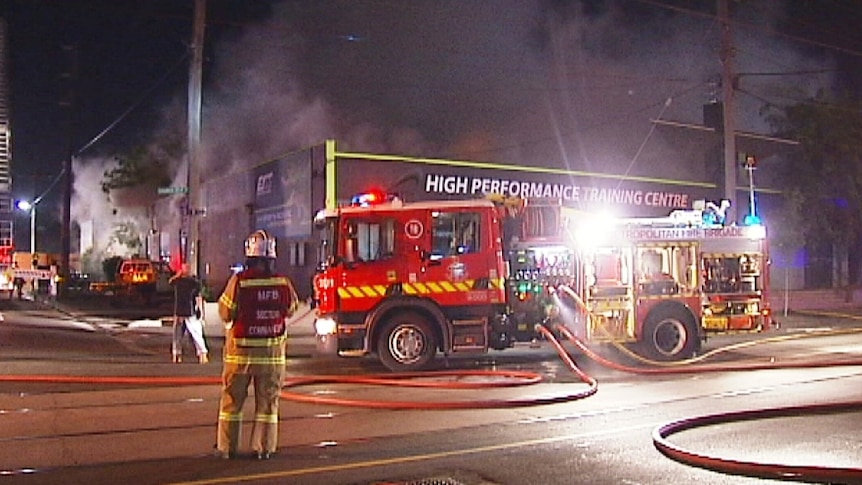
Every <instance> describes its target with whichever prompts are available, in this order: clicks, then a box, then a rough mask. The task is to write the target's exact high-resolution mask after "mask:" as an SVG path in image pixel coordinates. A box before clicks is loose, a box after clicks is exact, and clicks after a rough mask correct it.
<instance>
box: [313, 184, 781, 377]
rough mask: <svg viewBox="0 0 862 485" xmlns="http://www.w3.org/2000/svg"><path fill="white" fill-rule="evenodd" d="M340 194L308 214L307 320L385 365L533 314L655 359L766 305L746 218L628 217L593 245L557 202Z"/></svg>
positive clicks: (752, 319) (754, 316)
mask: <svg viewBox="0 0 862 485" xmlns="http://www.w3.org/2000/svg"><path fill="white" fill-rule="evenodd" d="M354 200H355V204H353V205H351V206H349V207H340V208H337V209H327V210H324V211H321V212H320V213H319V214H318V216H317V217H316V221H315V222H316V225H317V226H318V227H319V228H321V229H322V230H323V236H322V247H321V254H320V255H321V261H320V268H319V271H318V273H317V274H316V276H315V278H314V292H315V300H316V305H317V319H316V321H315V327H316V331H317V334H318V338H319V341H320V342H324V343H326V344H328V345H329V347H328V349H329V350H332V351H335V352H337V353H338V354H339V355H342V356H361V355H366V354H369V353H373V354H376V355H377V357H378V358H379V359H380V361H381V362H382V363H383V364H384V365H385V366H386V367H388V368H389V369H392V370H399V371H408V370H416V369H421V368H423V367H425V366H427V365H428V364H429V363H430V362H431V361H432V359H433V358H434V356H435V354H436V353H437V352H438V351H442V352H443V353H444V354H447V355H449V354H452V353H460V352H486V351H487V350H488V349H498V350H500V349H504V348H507V347H511V346H512V345H513V344H514V343H515V342H517V341H530V340H532V339H534V338H536V337H537V333H536V331H535V325H536V324H538V323H545V322H549V321H554V320H556V321H559V322H560V323H563V324H566V325H569V326H575V331H576V333H577V328H578V326H580V328H581V329H582V330H581V332H580V333H581V334H582V335H584V336H585V337H586V338H589V339H593V340H617V341H625V342H640V343H642V344H644V345H645V346H646V350H647V351H648V352H649V355H651V356H653V357H655V358H659V359H663V360H669V359H679V358H683V357H686V356H689V355H691V354H693V353H694V352H695V351H696V350H697V349H698V348H699V345H700V339H701V338H702V337H704V336H705V334H706V333H707V332H717V331H753V330H757V329H760V328H763V327H764V325H765V322H766V321H767V320H768V319H769V312H768V307H767V306H766V304H765V301H766V299H765V288H766V283H767V281H766V270H767V263H768V259H767V255H766V246H765V240H764V238H759V239H753V238H752V236H753V232H752V231H754V230H755V229H751V228H743V227H727V228H723V227H703V226H702V225H701V226H699V227H694V226H693V225H691V224H690V223H689V224H688V225H689V227H670V226H666V227H657V224H656V222H655V221H652V223H648V222H647V221H645V220H642V221H640V222H641V223H640V224H635V223H633V222H630V223H628V224H624V225H617V226H616V231H615V237H616V241H615V242H614V243H613V244H605V245H601V244H599V245H596V244H595V243H597V242H599V239H597V238H598V236H599V234H600V233H599V232H592V235H593V237H592V238H590V241H591V242H592V243H594V244H590V245H582V244H580V243H579V240H578V238H576V237H575V234H576V233H577V231H572V230H571V229H573V228H577V224H576V223H574V222H573V221H574V219H564V218H563V217H562V210H561V209H562V208H561V206H560V205H559V203H548V202H547V201H541V202H539V201H516V203H512V202H513V201H497V202H492V201H491V200H486V199H482V200H466V201H434V202H418V203H403V202H401V201H400V200H397V199H395V200H390V201H385V202H382V203H377V202H375V201H376V200H380V195H379V194H378V195H375V196H364V197H360V198H355V199H354ZM573 224H575V225H573ZM761 229H762V228H761ZM650 265H652V267H650ZM641 268H643V269H644V271H647V269H651V270H652V271H650V272H649V276H650V277H651V278H654V280H650V281H647V280H646V279H642V278H641V277H640V274H639V273H637V271H639V270H640V269H641ZM645 275H646V273H645Z"/></svg>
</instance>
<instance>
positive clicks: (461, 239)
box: [431, 212, 481, 259]
mask: <svg viewBox="0 0 862 485" xmlns="http://www.w3.org/2000/svg"><path fill="white" fill-rule="evenodd" d="M479 221H480V216H479V214H476V213H472V212H436V213H434V214H433V221H432V228H431V231H432V235H431V237H432V241H431V259H440V258H443V257H446V256H456V255H460V254H471V253H476V252H478V251H479V246H480V244H481V240H480V237H479V236H480V233H481V231H480V223H479Z"/></svg>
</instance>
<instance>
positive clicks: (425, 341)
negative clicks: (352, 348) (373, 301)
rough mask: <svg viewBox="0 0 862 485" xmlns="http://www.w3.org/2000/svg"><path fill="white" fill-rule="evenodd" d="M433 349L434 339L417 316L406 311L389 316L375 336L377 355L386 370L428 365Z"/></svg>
mask: <svg viewBox="0 0 862 485" xmlns="http://www.w3.org/2000/svg"><path fill="white" fill-rule="evenodd" d="M436 352H437V338H436V336H435V334H434V331H433V329H432V328H431V325H430V324H429V323H428V321H427V320H426V319H425V318H423V317H422V316H421V315H419V314H417V313H413V312H407V313H403V314H400V315H396V316H394V317H392V318H390V319H389V320H388V321H387V322H386V324H384V325H383V328H382V329H381V331H380V334H379V336H378V338H377V356H378V358H379V359H380V362H382V363H383V365H385V366H386V368H387V369H389V370H391V371H395V372H411V371H416V370H421V369H423V368H425V367H426V366H428V365H429V364H430V363H431V361H432V360H433V359H434V355H435V353H436Z"/></svg>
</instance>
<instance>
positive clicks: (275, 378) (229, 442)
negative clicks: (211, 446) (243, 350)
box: [217, 366, 283, 455]
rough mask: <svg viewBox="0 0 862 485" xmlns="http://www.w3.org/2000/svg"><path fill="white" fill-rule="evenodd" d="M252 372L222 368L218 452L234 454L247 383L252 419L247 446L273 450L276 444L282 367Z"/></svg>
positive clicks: (237, 444)
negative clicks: (252, 389)
mask: <svg viewBox="0 0 862 485" xmlns="http://www.w3.org/2000/svg"><path fill="white" fill-rule="evenodd" d="M269 367H270V369H271V370H268V371H259V372H255V373H242V372H231V371H230V370H225V372H224V375H223V376H222V380H223V386H224V388H223V389H222V396H221V403H220V405H219V420H218V443H217V448H218V450H219V451H220V452H221V453H229V454H232V455H233V454H236V452H237V449H238V446H239V442H240V440H241V436H242V407H243V404H244V403H245V400H246V397H247V396H248V387H249V384H253V385H254V422H253V424H252V429H251V449H252V451H254V452H255V453H274V452H275V450H276V448H278V406H279V401H280V399H281V397H280V394H281V381H282V375H283V372H282V371H281V368H282V367H276V366H269Z"/></svg>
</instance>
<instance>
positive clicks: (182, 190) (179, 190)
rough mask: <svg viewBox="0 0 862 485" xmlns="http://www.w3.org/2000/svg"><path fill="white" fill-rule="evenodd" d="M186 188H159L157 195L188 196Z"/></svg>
mask: <svg viewBox="0 0 862 485" xmlns="http://www.w3.org/2000/svg"><path fill="white" fill-rule="evenodd" d="M188 193H189V188H188V187H159V195H171V194H188Z"/></svg>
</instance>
